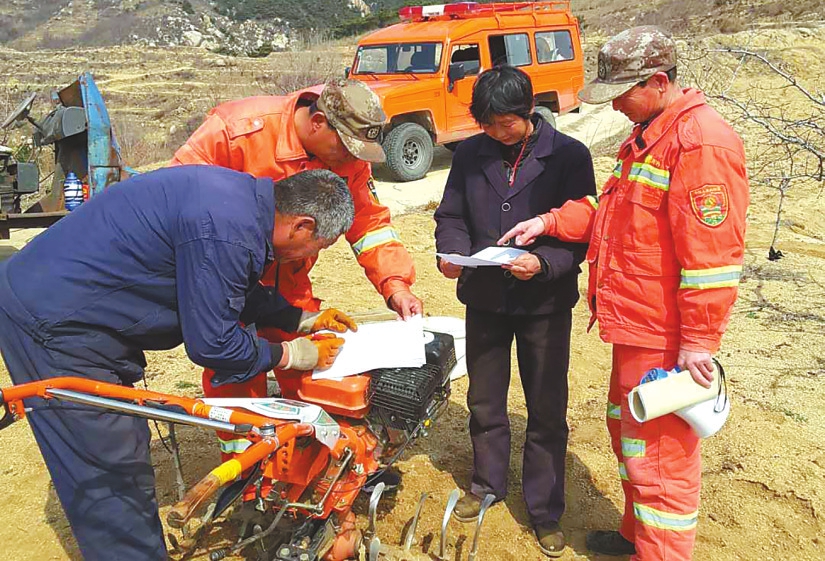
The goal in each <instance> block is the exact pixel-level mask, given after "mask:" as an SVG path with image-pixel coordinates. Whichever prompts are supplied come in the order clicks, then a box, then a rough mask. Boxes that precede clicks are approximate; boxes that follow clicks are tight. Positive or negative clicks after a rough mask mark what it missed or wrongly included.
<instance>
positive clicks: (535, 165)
mask: <svg viewBox="0 0 825 561" xmlns="http://www.w3.org/2000/svg"><path fill="white" fill-rule="evenodd" d="M536 118H541V117H536ZM482 134H483V133H482ZM555 144H556V129H554V128H553V127H551V126H550V125H549V124H547V123H542V126H541V127H540V128H539V135H538V139H537V140H536V145H535V146H534V147H533V150H532V151H531V152H530V155H529V156H528V157H527V158H525V160H524V163H522V164H521V165H520V166H519V168H518V170H516V180H515V182H514V183H513V186H512V187H510V185H509V183H508V182H507V176H506V175H505V173H504V165H503V164H502V157H501V144H500V143H499V142H498V141H497V140H494V139H492V138H490V137H489V136H487V135H486V134H484V135H483V137H482V139H481V146H479V150H478V155H479V157H480V158H481V159H482V162H481V169H482V171H483V172H484V175H485V176H486V177H487V181H488V182H489V183H490V185H491V186H492V187H493V189H494V190H495V191H496V193H498V195H499V196H500V197H501V198H502V199H504V200H506V199H509V198H511V197H513V196H514V195H516V194H518V193H519V192H520V191H521V190H522V189H524V188H525V187H526V186H527V185H529V184H530V183H531V182H532V181H533V180H535V179H536V178H537V177H538V176H539V175H541V173H542V172H543V171H544V162H543V161H542V159H543V158H546V157H548V156H550V155H552V154H553V151H554V148H555Z"/></svg>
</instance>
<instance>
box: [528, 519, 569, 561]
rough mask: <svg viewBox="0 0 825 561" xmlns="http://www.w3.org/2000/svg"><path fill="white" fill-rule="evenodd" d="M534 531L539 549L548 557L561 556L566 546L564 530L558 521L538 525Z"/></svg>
mask: <svg viewBox="0 0 825 561" xmlns="http://www.w3.org/2000/svg"><path fill="white" fill-rule="evenodd" d="M533 531H534V532H535V534H536V541H537V542H538V544H539V549H540V550H541V552H542V553H543V554H545V555H546V556H547V557H561V554H562V553H564V548H565V547H566V544H565V541H564V532H563V531H562V529H561V526H559V523H558V522H550V523H549V524H547V525H539V526H536V527H535V528H534V529H533Z"/></svg>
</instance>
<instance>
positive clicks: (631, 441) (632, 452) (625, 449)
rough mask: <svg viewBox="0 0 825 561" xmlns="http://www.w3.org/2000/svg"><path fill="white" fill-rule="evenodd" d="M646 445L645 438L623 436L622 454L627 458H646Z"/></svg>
mask: <svg viewBox="0 0 825 561" xmlns="http://www.w3.org/2000/svg"><path fill="white" fill-rule="evenodd" d="M646 447H647V445H646V443H645V441H644V440H639V439H636V438H625V437H622V456H624V457H625V458H644V457H645V448H646Z"/></svg>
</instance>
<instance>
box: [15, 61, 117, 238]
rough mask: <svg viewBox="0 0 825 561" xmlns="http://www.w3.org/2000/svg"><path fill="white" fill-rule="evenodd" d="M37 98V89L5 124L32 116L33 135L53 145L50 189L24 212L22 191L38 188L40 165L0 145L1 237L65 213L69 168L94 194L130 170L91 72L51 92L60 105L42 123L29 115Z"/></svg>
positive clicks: (36, 141) (38, 141)
mask: <svg viewBox="0 0 825 561" xmlns="http://www.w3.org/2000/svg"><path fill="white" fill-rule="evenodd" d="M35 98H36V95H35V94H31V95H29V96H28V97H27V98H26V99H25V100H24V101H23V102H22V103H21V104H20V105H19V106H18V107H17V109H16V110H15V111H14V112H13V113H12V114H11V115H9V116H8V117H7V118H6V119H5V120H4V121H3V123H2V124H0V129H5V128H8V127H10V126H12V125H19V124H22V122H23V121H28V122H29V123H31V124H32V125H33V126H34V129H35V130H34V134H33V135H32V138H33V141H34V145H35V146H36V147H38V148H40V147H42V146H47V145H53V146H54V157H55V170H54V175H53V177H52V181H51V186H52V187H51V193H50V194H47V195H45V196H44V197H42V198H41V199H40V200H39V201H38V202H37V203H35V204H34V205H32V206H31V207H30V208H28V209H26V210H25V211H24V210H23V209H21V199H22V196H23V195H31V194H34V193H37V192H38V190H39V186H40V185H39V184H40V180H39V172H38V170H37V164H35V163H26V162H17V161H15V160H14V157H13V154H12V151H11V149H9V148H6V147H4V146H0V239H8V238H9V234H10V230H11V229H12V228H44V227H48V226H50V225H51V224H53V223H55V222H57V221H58V220H59V219H60V218H62V217H63V216H65V215H66V214H67V212H66V211H65V210H64V208H63V181H64V179H65V177H66V175H67V174H68V173H69V172H70V171H73V172H74V173H75V174H76V175H77V176H78V177H79V178H81V180H82V181H83V182H84V183H87V184H88V185H89V190H90V194H91V196H94V195H97V194H99V193H101V192H102V191H103V190H104V189H105V188H106V187H107V186H109V185H111V184H112V183H116V182H118V181H120V180H121V178H122V177H123V176H124V174H125V173H128V172H127V171H126V169H125V166H124V165H123V161H122V159H121V157H120V148H119V147H118V145H117V140H116V139H115V135H114V132H113V131H112V124H111V121H110V119H109V112H108V111H107V110H106V104H105V103H104V101H103V97H102V96H101V95H100V90H98V89H97V85H96V84H95V81H94V78H92V75H91V74H90V73H89V72H84V73H83V74H81V75H80V77H79V78H78V79H77V80H76V81H75V82H73V83H72V84H70V85H69V86H67V87H66V88H64V89H62V90H60V91H58V92H55V93H53V94H52V98H53V100H54V101H55V102H56V103H57V107H56V108H55V109H54V110H53V111H52V112H51V113H49V114H48V115H47V116H46V117H44V118H43V119H42V120H41V121H40V122H37V121H35V120H34V119H33V118H32V117H31V116H30V115H29V112H30V111H31V108H32V105H33V104H34V100H35Z"/></svg>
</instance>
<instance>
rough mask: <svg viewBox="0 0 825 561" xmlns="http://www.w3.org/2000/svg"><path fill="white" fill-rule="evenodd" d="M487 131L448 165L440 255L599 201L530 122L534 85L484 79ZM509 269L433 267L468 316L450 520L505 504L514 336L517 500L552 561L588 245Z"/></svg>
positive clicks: (534, 118) (476, 110)
mask: <svg viewBox="0 0 825 561" xmlns="http://www.w3.org/2000/svg"><path fill="white" fill-rule="evenodd" d="M470 111H471V113H472V114H473V117H474V118H475V120H476V122H478V124H479V125H480V126H481V128H482V130H483V131H484V133H483V134H479V135H476V136H474V137H472V138H469V139H467V140H465V141H464V142H462V143H461V144H460V145H459V146H458V148H457V149H456V152H455V155H454V156H453V163H452V168H451V169H450V175H449V178H448V179H447V185H446V187H445V189H444V197H443V198H442V199H441V204H440V205H439V207H438V209H437V210H436V212H435V220H436V230H435V238H436V246H437V250H438V252H439V253H452V254H458V255H472V254H473V253H475V252H477V251H480V250H482V249H484V248H486V247H490V246H495V245H496V241H497V240H498V239H499V238H500V237H501V236H502V235H503V234H504V233H505V232H507V231H508V230H509V229H510V228H511V227H512V226H514V225H515V224H517V223H518V222H519V221H521V220H525V219H527V218H531V217H533V216H535V215H536V214H540V213H542V212H546V210H547V209H548V208H558V207H560V206H561V205H563V204H564V203H565V201H568V200H575V199H581V198H582V197H584V196H586V195H594V194H595V193H596V184H595V179H594V177H593V163H592V160H591V157H590V152H589V151H588V149H587V148H586V147H585V146H584V145H583V144H582V143H581V142H579V141H577V140H575V139H573V138H570V137H569V136H566V135H564V134H562V133H560V132H558V131H557V130H555V129H553V127H552V126H551V125H549V124H548V123H547V122H545V121H544V120H543V119H542V118H541V117H540V116H539V115H538V114H535V113H533V88H532V85H531V83H530V78H529V77H528V76H527V75H526V74H525V73H524V72H522V71H520V70H518V69H517V68H513V67H510V66H498V67H495V68H493V69H491V70H487V71H485V72H483V73H482V74H481V75H480V76H479V78H478V81H477V82H476V85H475V88H474V89H473V100H472V104H471V106H470ZM524 249H527V250H528V252H529V253H526V254H524V255H522V256H520V257H518V258H517V259H516V260H515V261H513V262H512V263H511V264H510V265H506V266H503V267H501V268H499V267H478V268H475V269H469V268H462V267H460V266H457V265H454V264H452V263H449V262H448V261H446V260H439V263H438V267H439V269H440V270H441V272H442V273H443V274H444V275H445V276H446V277H447V278H458V299H459V300H461V302H463V303H464V304H465V305H466V306H467V315H466V326H467V366H468V371H469V377H470V389H469V391H468V394H467V404H468V406H469V409H470V436H471V438H472V442H473V453H474V459H473V480H472V486H471V488H470V490H469V492H468V493H467V494H466V495H465V496H464V497H462V498H461V500H460V501H459V503H458V505H457V507H456V509H455V516H456V518H458V519H459V520H462V521H469V520H473V519H474V518H476V517H477V516H478V512H479V507H480V505H481V501H482V499H483V497H484V496H485V495H486V494H488V493H492V494H493V495H494V496H495V498H496V501H501V500H503V499H504V496H505V494H506V491H507V472H508V467H509V465H510V424H509V421H508V418H507V390H508V388H509V382H510V350H511V347H512V344H513V338H514V337H515V340H516V343H517V350H518V355H517V356H518V366H519V374H520V376H521V382H522V386H523V388H524V394H525V397H526V401H527V415H528V418H527V439H526V442H525V445H524V470H523V472H524V475H523V491H524V499H525V502H526V503H527V510H528V512H529V514H530V519H531V523H532V525H533V529H534V531H535V533H536V538H537V540H538V544H539V547H540V548H541V550H542V552H543V553H545V554H546V555H549V556H551V557H558V556H560V555H561V554H562V551H563V550H564V547H565V540H564V534H563V533H562V530H561V528H560V527H559V524H558V522H559V518H560V517H561V515H562V512H563V511H564V456H565V452H566V450H567V433H568V428H567V369H568V364H569V360H570V329H571V317H572V313H571V310H572V308H573V306H574V305H575V303H576V301H577V300H578V296H579V294H578V286H577V275H578V274H579V272H580V269H579V264H580V263H581V262H582V260H583V259H584V255H585V252H586V250H587V246H586V245H583V244H569V243H562V242H560V241H558V240H557V239H556V238H551V237H546V236H544V237H541V238H539V239H538V240H537V241H536V243H535V244H534V245H532V246H527V247H526V248H524Z"/></svg>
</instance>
